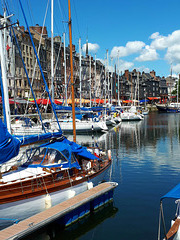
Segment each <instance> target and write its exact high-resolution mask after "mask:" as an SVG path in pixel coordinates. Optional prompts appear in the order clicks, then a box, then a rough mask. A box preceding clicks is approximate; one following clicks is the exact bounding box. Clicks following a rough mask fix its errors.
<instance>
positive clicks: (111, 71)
mask: <svg viewBox="0 0 180 240" xmlns="http://www.w3.org/2000/svg"><path fill="white" fill-rule="evenodd" d="M111 68H113V58H112V57H111ZM113 72H114V69H112V71H111V94H110V96H111V99H110V102H111V104H112V87H113Z"/></svg>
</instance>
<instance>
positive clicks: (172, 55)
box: [165, 43, 180, 63]
mask: <svg viewBox="0 0 180 240" xmlns="http://www.w3.org/2000/svg"><path fill="white" fill-rule="evenodd" d="M165 59H166V60H168V62H170V63H172V62H174V63H178V62H179V61H180V43H179V44H176V45H173V46H171V47H169V48H168V49H167V53H166V55H165Z"/></svg>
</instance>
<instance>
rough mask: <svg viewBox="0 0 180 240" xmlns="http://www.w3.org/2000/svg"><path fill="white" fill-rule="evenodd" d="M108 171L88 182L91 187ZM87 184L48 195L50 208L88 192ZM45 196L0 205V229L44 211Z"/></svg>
mask: <svg viewBox="0 0 180 240" xmlns="http://www.w3.org/2000/svg"><path fill="white" fill-rule="evenodd" d="M107 171H108V169H106V170H105V171H103V172H102V173H101V174H100V175H97V176H96V177H94V178H93V179H91V180H90V182H92V184H93V186H96V185H97V184H98V183H100V182H101V181H102V180H103V179H104V176H105V174H106V173H107ZM88 184H89V182H88V181H86V182H83V183H81V184H78V185H76V186H72V187H69V188H67V189H63V190H60V191H57V192H53V193H50V197H51V200H52V206H54V205H56V204H59V203H61V202H63V201H65V200H67V199H69V198H71V197H74V196H75V195H77V194H80V193H82V192H84V191H86V190H88ZM45 198H46V195H41V196H38V197H34V198H29V199H26V200H20V201H16V202H12V203H7V204H1V205H0V228H3V227H6V226H8V225H10V224H12V223H13V220H23V219H26V218H28V217H30V216H32V215H34V214H37V213H39V212H42V211H44V210H45V209H46V208H45Z"/></svg>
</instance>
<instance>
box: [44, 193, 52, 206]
mask: <svg viewBox="0 0 180 240" xmlns="http://www.w3.org/2000/svg"><path fill="white" fill-rule="evenodd" d="M51 206H52V199H51V196H50V195H49V194H47V195H46V197H45V208H46V209H48V208H50V207H51Z"/></svg>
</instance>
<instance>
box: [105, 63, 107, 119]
mask: <svg viewBox="0 0 180 240" xmlns="http://www.w3.org/2000/svg"><path fill="white" fill-rule="evenodd" d="M106 64H107V61H105V116H106V94H107V92H106Z"/></svg>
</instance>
